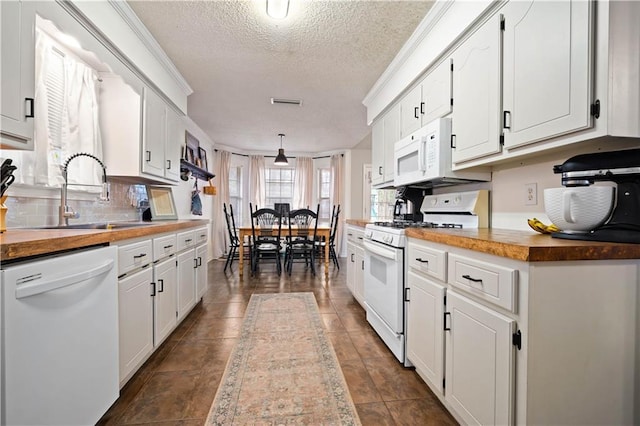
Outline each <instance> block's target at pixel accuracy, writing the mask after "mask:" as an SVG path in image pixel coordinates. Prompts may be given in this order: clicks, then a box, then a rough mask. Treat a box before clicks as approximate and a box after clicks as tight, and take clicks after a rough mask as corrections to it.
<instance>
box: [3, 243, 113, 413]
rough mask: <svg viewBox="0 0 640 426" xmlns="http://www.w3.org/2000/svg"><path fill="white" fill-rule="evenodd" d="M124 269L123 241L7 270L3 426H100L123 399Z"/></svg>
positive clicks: (29, 262)
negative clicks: (121, 314) (120, 343)
mask: <svg viewBox="0 0 640 426" xmlns="http://www.w3.org/2000/svg"><path fill="white" fill-rule="evenodd" d="M3 267H5V265H3ZM117 270H118V267H117V249H116V247H115V246H114V247H101V248H96V249H89V250H83V251H78V252H72V253H67V254H61V255H57V256H52V257H47V258H44V259H42V260H32V261H28V262H26V261H25V262H21V263H16V264H15V265H11V266H6V267H5V269H4V270H2V293H3V299H4V300H3V302H4V306H3V308H4V309H3V315H4V317H3V324H4V329H3V335H2V352H3V354H2V355H3V358H4V368H3V371H4V375H3V377H2V387H3V389H4V392H3V396H4V400H3V404H2V405H3V413H2V418H1V419H0V423H1V424H3V425H89V424H95V423H96V422H97V421H98V420H99V419H100V417H102V415H103V414H104V413H105V412H106V411H107V410H108V409H109V407H110V406H111V404H113V402H114V401H115V400H116V399H117V398H118V394H119V387H118V278H117Z"/></svg>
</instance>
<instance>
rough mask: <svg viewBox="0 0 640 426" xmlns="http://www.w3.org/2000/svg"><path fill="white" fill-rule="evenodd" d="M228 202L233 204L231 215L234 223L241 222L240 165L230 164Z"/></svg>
mask: <svg viewBox="0 0 640 426" xmlns="http://www.w3.org/2000/svg"><path fill="white" fill-rule="evenodd" d="M229 204H231V205H232V206H233V217H234V220H235V222H236V225H238V226H239V225H241V224H243V223H244V208H243V207H244V203H243V202H242V166H231V167H230V168H229Z"/></svg>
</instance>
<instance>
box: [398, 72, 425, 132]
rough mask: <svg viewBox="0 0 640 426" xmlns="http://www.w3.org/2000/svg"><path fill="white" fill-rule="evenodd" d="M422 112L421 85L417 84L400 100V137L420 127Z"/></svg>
mask: <svg viewBox="0 0 640 426" xmlns="http://www.w3.org/2000/svg"><path fill="white" fill-rule="evenodd" d="M422 112H424V105H423V104H422V86H421V85H420V84H418V85H417V86H416V87H414V88H413V89H412V90H411V91H410V92H409V93H407V94H406V95H404V97H403V98H402V100H401V101H400V138H404V137H407V136H409V135H410V134H411V133H413V132H415V131H416V130H418V129H419V128H420V125H421V120H422Z"/></svg>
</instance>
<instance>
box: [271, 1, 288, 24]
mask: <svg viewBox="0 0 640 426" xmlns="http://www.w3.org/2000/svg"><path fill="white" fill-rule="evenodd" d="M287 14H289V0H267V15H269V16H271V17H272V18H273V19H284V18H286V17H287Z"/></svg>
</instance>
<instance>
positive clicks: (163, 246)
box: [153, 234, 178, 262]
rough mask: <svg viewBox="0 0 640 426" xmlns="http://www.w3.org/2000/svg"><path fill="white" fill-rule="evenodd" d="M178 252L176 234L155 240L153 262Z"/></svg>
mask: <svg viewBox="0 0 640 426" xmlns="http://www.w3.org/2000/svg"><path fill="white" fill-rule="evenodd" d="M177 250H178V243H177V240H176V234H170V235H165V236H162V237H157V238H154V239H153V261H154V262H155V261H156V260H160V259H163V258H165V257H167V256H171V255H172V254H174V253H175V252H176V251H177Z"/></svg>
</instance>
